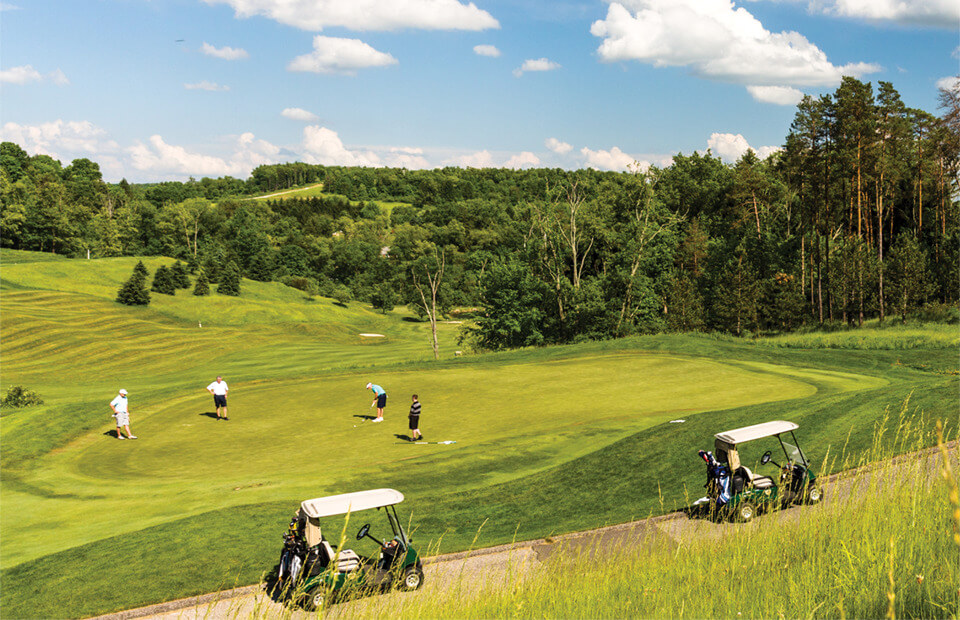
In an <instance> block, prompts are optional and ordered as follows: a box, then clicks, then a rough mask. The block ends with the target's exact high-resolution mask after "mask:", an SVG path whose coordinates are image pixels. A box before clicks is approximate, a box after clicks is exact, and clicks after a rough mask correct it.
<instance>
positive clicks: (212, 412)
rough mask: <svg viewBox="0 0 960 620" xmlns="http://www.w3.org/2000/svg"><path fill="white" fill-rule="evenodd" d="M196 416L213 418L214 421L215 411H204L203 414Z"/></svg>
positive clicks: (215, 417)
mask: <svg viewBox="0 0 960 620" xmlns="http://www.w3.org/2000/svg"><path fill="white" fill-rule="evenodd" d="M197 415H205V416H207V417H208V418H213V419H214V420H216V419H217V412H216V411H204V412H203V413H198V414H197Z"/></svg>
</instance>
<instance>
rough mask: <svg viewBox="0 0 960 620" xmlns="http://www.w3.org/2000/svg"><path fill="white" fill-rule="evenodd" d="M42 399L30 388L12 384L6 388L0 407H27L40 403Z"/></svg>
mask: <svg viewBox="0 0 960 620" xmlns="http://www.w3.org/2000/svg"><path fill="white" fill-rule="evenodd" d="M42 404H43V399H42V398H40V395H39V394H37V393H36V392H34V391H32V390H28V389H26V388H24V387H23V386H20V385H14V386H13V387H11V388H10V389H9V390H7V395H6V396H4V397H3V400H2V401H0V407H4V408H8V409H19V408H21V407H29V406H30V405H42Z"/></svg>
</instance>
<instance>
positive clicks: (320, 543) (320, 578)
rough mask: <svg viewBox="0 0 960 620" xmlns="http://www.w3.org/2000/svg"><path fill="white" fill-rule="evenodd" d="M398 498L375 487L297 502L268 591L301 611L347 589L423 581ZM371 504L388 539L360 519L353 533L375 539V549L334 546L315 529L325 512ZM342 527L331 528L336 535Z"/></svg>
mask: <svg viewBox="0 0 960 620" xmlns="http://www.w3.org/2000/svg"><path fill="white" fill-rule="evenodd" d="M402 501H403V493H401V492H400V491H395V490H393V489H375V490H372V491H360V492H358V493H345V494H343V495H332V496H330V497H319V498H316V499H308V500H305V501H304V502H302V503H301V504H300V510H299V511H297V513H296V514H295V515H294V517H293V519H292V520H291V521H290V527H289V529H288V531H287V533H286V534H285V535H284V537H283V540H284V544H283V551H282V552H281V554H280V565H279V569H278V573H277V579H276V583H275V586H274V588H273V590H274V592H275V593H276V594H277V595H278V596H281V597H283V598H286V599H288V600H290V601H292V602H293V603H294V604H299V605H301V606H303V608H304V609H306V610H307V611H315V610H318V609H322V608H323V607H325V606H326V605H327V604H328V603H329V602H330V601H331V600H333V599H336V598H340V597H342V596H343V595H344V594H345V593H346V592H347V591H348V590H349V591H350V592H352V593H358V592H383V591H386V590H388V589H390V588H392V587H399V588H402V589H404V590H416V589H417V588H419V587H420V586H421V585H422V584H423V565H422V564H421V562H420V556H419V554H418V553H417V551H416V549H414V548H413V547H411V546H410V539H409V538H407V535H406V533H405V532H404V531H403V527H402V526H401V525H400V519H399V517H398V516H397V510H396V508H395V506H396V504H399V503H400V502H402ZM373 509H376V510H383V512H384V513H385V514H386V517H387V521H388V523H389V524H390V529H391V530H392V531H393V539H392V540H389V541H384V540H380V539H379V538H377V537H375V536H374V535H373V534H371V531H370V530H371V526H370V523H365V524H364V525H363V526H362V527H361V528H360V530H359V531H358V532H357V536H356V538H357V541H363V540H364V539H370V540H371V541H373V542H374V543H376V547H375V548H374V549H375V551H374V552H373V553H371V554H369V555H361V554H359V553H357V552H356V551H353V550H352V549H337V547H336V546H334V545H331V544H330V542H329V541H328V540H327V539H326V537H325V536H324V535H323V532H322V531H321V525H320V524H321V521H320V520H321V519H323V518H325V517H332V516H336V515H345V514H349V515H354V514H356V513H358V512H360V511H363V510H373ZM328 525H329V524H328ZM342 527H345V524H343V526H342ZM342 527H337V528H334V529H335V531H336V532H337V536H338V538H339V536H340V532H341V531H342ZM328 531H331V530H329V528H328ZM358 544H359V543H358ZM370 546H371V547H372V545H370Z"/></svg>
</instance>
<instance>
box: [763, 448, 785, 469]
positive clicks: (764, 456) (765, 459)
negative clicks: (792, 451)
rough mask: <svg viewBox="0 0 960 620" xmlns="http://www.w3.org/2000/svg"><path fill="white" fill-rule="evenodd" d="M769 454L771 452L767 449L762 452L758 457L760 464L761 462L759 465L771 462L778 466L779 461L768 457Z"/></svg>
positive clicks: (770, 454)
mask: <svg viewBox="0 0 960 620" xmlns="http://www.w3.org/2000/svg"><path fill="white" fill-rule="evenodd" d="M771 456H772V453H771V452H770V451H769V450H767V451H766V452H764V453H763V456H761V457H760V464H761V465H766V464H767V463H773V464H774V465H776V466H777V467H780V464H779V463H777V462H776V461H774V460H773V459H772V458H770V457H771Z"/></svg>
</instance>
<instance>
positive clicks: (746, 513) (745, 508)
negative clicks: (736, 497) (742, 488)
mask: <svg viewBox="0 0 960 620" xmlns="http://www.w3.org/2000/svg"><path fill="white" fill-rule="evenodd" d="M756 516H757V506H756V504H754V503H753V502H743V503H742V504H740V505H739V506H737V512H736V518H737V521H739V522H740V523H749V522H750V521H753V518H754V517H756Z"/></svg>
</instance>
